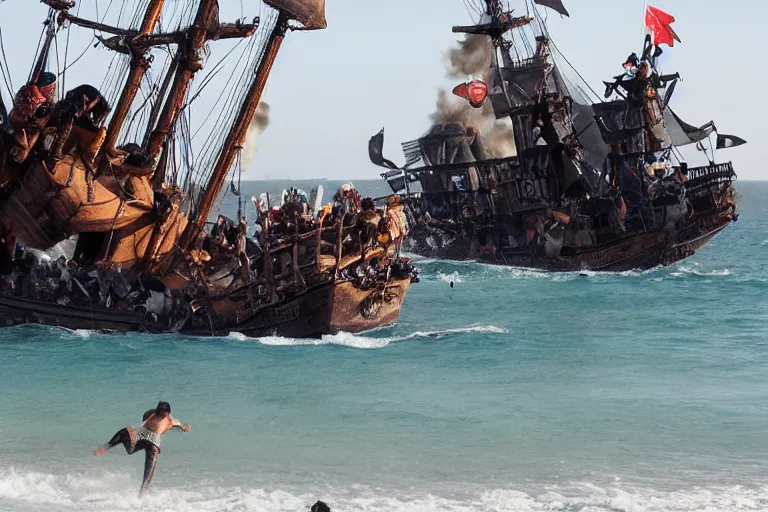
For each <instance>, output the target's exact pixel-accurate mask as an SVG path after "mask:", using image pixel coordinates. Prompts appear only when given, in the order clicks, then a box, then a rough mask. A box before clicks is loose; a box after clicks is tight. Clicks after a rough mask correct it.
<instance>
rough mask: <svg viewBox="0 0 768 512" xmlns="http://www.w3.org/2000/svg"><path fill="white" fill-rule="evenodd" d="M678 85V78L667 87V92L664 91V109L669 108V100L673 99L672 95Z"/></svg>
mask: <svg viewBox="0 0 768 512" xmlns="http://www.w3.org/2000/svg"><path fill="white" fill-rule="evenodd" d="M676 85H677V80H674V81H673V82H672V83H671V84H669V87H667V92H665V93H664V103H663V106H662V110H663V109H665V108H667V106H668V105H669V100H671V99H672V95H673V94H674V93H675V86H676Z"/></svg>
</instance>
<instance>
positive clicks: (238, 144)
mask: <svg viewBox="0 0 768 512" xmlns="http://www.w3.org/2000/svg"><path fill="white" fill-rule="evenodd" d="M288 20H289V16H288V14H286V13H285V12H284V11H280V14H279V16H278V19H277V24H276V25H275V28H274V29H273V30H272V34H271V35H270V38H269V43H268V44H267V48H266V50H265V53H264V58H263V59H262V61H261V63H260V65H259V68H258V70H257V72H256V76H255V77H254V79H253V81H252V82H251V87H250V89H249V90H248V93H247V94H246V96H245V100H244V101H243V106H242V107H241V108H240V112H239V113H238V116H237V120H236V121H235V123H234V124H233V125H232V127H231V128H230V130H229V134H228V135H227V139H226V141H225V142H224V147H223V148H222V151H221V153H220V154H219V159H218V161H217V162H216V166H215V167H214V170H213V174H212V176H211V179H210V181H209V183H208V187H207V188H206V189H205V192H204V194H203V196H202V197H201V198H200V203H199V205H198V209H197V218H196V219H195V220H194V221H193V223H192V224H190V228H191V229H188V230H187V232H185V233H184V235H185V236H183V237H182V239H181V240H180V242H179V245H180V246H181V247H182V248H185V247H187V246H188V245H189V244H190V242H191V241H192V240H195V239H196V238H197V235H198V233H199V230H200V229H202V227H203V226H205V223H206V221H207V220H208V215H210V213H211V209H212V208H213V205H214V203H215V201H216V198H217V197H218V196H219V193H220V192H221V189H222V187H223V186H224V182H225V181H226V178H227V175H228V174H229V170H230V168H231V167H232V164H233V163H234V161H235V157H236V156H237V153H238V152H239V151H240V150H241V148H242V144H243V141H244V139H245V135H246V133H247V130H248V126H249V125H250V124H251V121H252V120H253V116H254V115H255V113H256V109H257V108H258V106H259V102H260V101H261V95H262V94H263V92H264V87H265V86H266V83H267V78H268V77H269V74H270V72H271V71H272V65H273V64H274V62H275V58H276V57H277V53H278V51H279V50H280V46H281V45H282V43H283V40H284V39H285V34H286V31H287V30H288Z"/></svg>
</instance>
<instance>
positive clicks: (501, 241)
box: [370, 0, 744, 271]
mask: <svg viewBox="0 0 768 512" xmlns="http://www.w3.org/2000/svg"><path fill="white" fill-rule="evenodd" d="M482 3H484V5H483V10H484V13H483V16H482V19H481V20H480V22H479V23H478V24H476V25H472V26H463V27H454V29H453V31H454V32H457V33H464V34H466V39H465V41H464V42H462V43H461V44H462V50H466V51H467V53H468V56H467V59H466V60H467V61H473V62H474V61H480V62H481V65H480V66H479V69H477V70H476V71H475V70H472V69H470V70H469V71H472V72H476V73H477V75H476V76H472V77H470V78H469V79H468V80H467V81H466V82H465V83H462V84H460V85H459V86H458V87H456V89H454V94H455V95H457V96H460V97H462V98H464V100H465V101H466V103H465V105H464V106H463V107H459V108H455V107H449V108H445V105H448V103H447V101H446V98H444V97H442V98H441V101H440V102H439V109H438V113H437V114H436V115H435V116H434V120H435V124H434V126H433V127H432V128H431V129H430V131H429V132H428V133H427V134H426V135H424V136H423V137H421V138H419V139H418V140H415V141H412V142H408V143H405V144H403V149H404V152H405V158H406V164H405V165H404V166H402V167H400V166H397V165H395V164H394V163H392V161H391V160H388V159H386V158H384V156H383V155H382V148H383V137H384V134H383V130H382V132H381V133H379V134H378V135H377V136H375V137H373V139H371V144H370V155H371V159H372V161H373V162H374V163H375V164H377V165H380V166H382V167H385V168H387V169H388V170H387V172H385V173H384V174H383V175H382V176H383V177H384V178H385V179H387V181H388V182H389V184H390V185H391V186H392V189H393V191H395V192H397V193H400V194H402V195H403V197H405V198H406V199H407V203H408V205H409V214H410V220H411V229H410V231H409V235H408V240H407V243H406V247H407V249H408V250H410V251H411V252H414V253H417V254H422V255H427V256H431V257H438V258H448V259H477V260H479V261H483V262H489V263H494V264H502V265H511V266H521V267H533V268H541V269H547V270H554V271H572V270H582V269H591V270H609V271H621V270H627V269H647V268H651V267H654V266H657V265H668V264H671V263H674V262H676V261H679V260H681V259H683V258H686V257H688V256H691V255H692V254H694V252H695V251H696V250H697V249H698V248H700V247H701V246H702V245H704V244H706V243H707V242H708V241H709V240H711V239H712V237H714V236H715V235H716V234H717V233H719V232H720V231H722V230H723V229H725V228H726V227H727V226H728V225H729V224H730V223H732V222H734V221H736V220H737V218H738V214H737V212H736V202H735V198H734V189H733V186H732V182H733V180H734V179H735V178H736V175H735V173H734V170H733V166H732V164H731V163H715V162H714V150H715V149H724V148H727V147H733V146H736V145H740V144H743V143H744V141H743V140H741V139H739V138H738V137H734V136H729V135H723V134H717V137H716V144H715V145H713V144H711V136H712V135H714V134H716V128H715V125H714V123H712V122H710V123H707V124H705V125H703V126H692V125H690V124H688V123H685V122H684V121H682V119H680V117H678V116H677V114H675V112H674V111H673V110H672V109H671V108H670V100H671V99H672V97H673V92H674V89H675V85H676V83H677V81H678V79H679V78H680V76H679V75H678V74H677V73H675V74H663V73H662V72H661V71H660V68H659V62H658V57H659V56H660V55H661V53H662V48H661V46H662V45H668V46H673V45H674V42H675V41H676V40H678V41H679V38H678V37H677V34H675V32H674V31H673V30H672V28H671V26H670V25H671V23H672V22H674V18H673V17H671V16H670V15H669V14H667V13H665V12H663V11H661V10H660V9H657V8H655V7H653V6H648V7H647V9H646V13H645V18H646V19H645V22H646V27H647V28H648V35H647V37H646V40H645V45H644V47H643V49H642V52H641V53H640V55H639V56H638V55H636V54H632V55H630V56H629V58H628V59H627V61H626V62H625V63H624V70H625V72H624V73H623V74H622V75H619V76H617V77H615V78H614V80H613V81H610V82H606V83H605V85H606V90H605V95H604V98H597V97H593V99H591V100H590V99H589V98H588V96H587V94H586V93H584V92H583V91H584V90H585V89H588V86H587V85H586V84H579V83H578V82H577V81H575V80H572V79H570V78H569V77H568V76H567V75H566V74H565V73H564V72H563V69H562V67H561V66H560V65H559V64H558V62H562V61H563V60H564V59H563V58H559V57H560V54H559V52H558V51H557V49H556V47H555V46H553V44H552V39H551V36H550V34H549V32H548V29H547V25H546V23H545V20H544V18H543V17H542V16H540V13H539V12H538V9H539V8H547V9H553V10H555V11H557V12H559V13H560V14H562V15H565V16H567V15H568V11H567V10H566V8H565V6H564V5H563V3H562V2H561V1H560V0H526V2H524V4H525V9H526V11H527V14H526V15H523V16H517V15H516V14H515V13H513V12H507V11H505V10H504V8H503V4H502V2H501V0H485V1H484V2H482ZM522 3H523V2H521V4H522ZM539 6H542V7H539ZM478 55H480V56H485V58H484V59H483V58H478ZM460 57H461V56H460V55H459V56H456V55H453V56H452V61H453V65H454V67H455V68H456V67H458V68H459V69H460V70H463V69H465V68H466V67H467V66H463V67H462V66H461V65H458V66H457V62H456V61H457V60H460ZM566 62H567V61H566ZM459 64H461V63H460V62H459ZM488 119H490V121H491V123H493V121H494V119H495V120H496V124H493V128H492V129H488V127H487V124H488ZM708 140H710V149H711V151H712V154H711V155H709V154H708V156H709V160H710V163H709V165H706V166H703V167H695V168H691V167H688V165H687V163H686V161H685V159H684V158H683V157H682V154H681V153H680V152H679V150H678V148H679V147H681V146H685V145H688V144H696V145H697V147H698V148H699V149H700V150H706V147H705V143H706V142H707V141H708ZM500 147H501V150H499V148H500ZM507 148H511V151H510V150H507ZM415 186H418V187H419V188H420V191H419V192H416V193H414V192H413V190H412V189H413V188H415Z"/></svg>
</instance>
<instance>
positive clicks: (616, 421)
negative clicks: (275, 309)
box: [0, 182, 768, 512]
mask: <svg viewBox="0 0 768 512" xmlns="http://www.w3.org/2000/svg"><path fill="white" fill-rule="evenodd" d="M254 187H255V185H254ZM739 189H740V191H741V194H742V196H743V198H742V202H741V219H740V220H739V222H737V223H736V224H735V225H733V226H732V227H730V228H729V229H728V230H727V231H726V232H724V233H722V234H721V235H720V236H718V237H717V238H716V239H715V240H714V241H713V242H711V243H710V244H709V245H707V246H706V247H704V248H703V249H701V250H700V251H699V253H698V254H696V255H695V257H693V258H691V259H689V260H686V261H684V262H682V263H679V264H677V265H675V266H672V267H668V268H659V269H655V270H651V271H648V272H625V273H621V274H601V273H585V274H580V273H574V274H547V273H544V272H535V271H526V270H520V269H508V268H498V267H491V266H484V265H478V264H473V263H455V262H440V261H430V260H423V259H422V260H420V261H419V267H420V268H421V270H422V278H423V279H422V281H421V282H420V283H419V284H417V285H414V286H413V287H412V289H411V291H410V292H409V295H408V297H407V301H406V305H405V307H404V309H403V312H402V316H401V321H400V322H399V323H398V324H397V325H396V326H394V327H390V328H386V329H382V330H380V331H376V332H372V333H366V334H364V335H349V334H340V335H337V336H328V337H325V338H323V339H322V340H296V339H286V338H262V339H249V338H246V337H244V336H242V335H239V334H237V333H232V334H231V335H230V336H228V337H225V338H216V339H187V338H184V337H179V336H151V335H121V336H105V335H100V334H96V333H91V332H68V331H64V330H60V329H52V328H43V327H19V328H11V329H4V330H0V369H1V370H0V510H2V511H14V512H16V511H18V512H27V511H30V512H31V511H46V512H52V511H84V512H89V511H113V510H114V511H134V510H135V511H139V510H141V511H202V512H207V511H211V512H213V511H233V512H235V511H237V512H245V511H259V512H260V511H266V512H273V511H277V512H280V511H302V510H308V509H309V506H310V505H311V504H312V503H314V501H316V500H318V499H322V500H324V501H326V502H327V503H329V504H330V505H331V507H332V509H333V510H334V511H342V512H344V511H346V512H360V511H370V512H380V511H392V512H406V511H424V512H432V511H435V512H437V511H441V512H442V511H478V512H480V511H483V512H486V511H488V512H490V511H494V512H497V511H563V512H565V511H569V512H576V511H579V512H608V511H610V512H630V511H631V512H638V511H754V510H768V463H766V460H768V307H767V306H768V295H767V292H768V271H767V270H766V266H765V263H766V258H765V254H766V251H768V230H767V229H766V227H765V219H766V218H768V200H766V197H768V184H763V183H743V182H742V183H739ZM249 193H250V192H249ZM371 193H373V192H371ZM451 281H453V282H454V283H455V286H454V288H450V286H449V283H450V282H451ZM160 399H163V400H168V401H170V402H171V405H172V407H173V414H174V416H177V417H178V418H179V419H181V420H182V421H185V422H189V423H190V424H191V425H192V431H191V432H190V433H188V434H184V433H175V432H171V433H168V434H167V435H166V436H164V439H163V443H164V444H163V452H162V454H161V455H160V461H159V465H158V469H157V474H156V476H155V480H154V484H153V490H152V492H151V493H150V494H149V495H147V496H146V497H145V498H143V499H141V500H140V499H139V498H138V495H137V494H138V488H139V485H140V478H141V472H142V466H143V454H137V455H135V456H126V455H125V453H124V452H123V453H121V452H120V450H118V449H115V450H113V451H112V452H110V453H108V454H107V455H105V456H104V457H101V458H95V457H93V456H92V455H91V452H92V450H93V449H94V448H96V447H97V446H98V445H99V444H101V443H104V442H105V441H106V440H108V439H109V438H110V437H111V436H112V434H113V433H114V432H115V431H116V430H118V429H119V428H121V427H123V426H125V425H129V424H136V423H138V422H139V421H140V418H141V414H142V413H143V411H145V410H146V409H148V408H150V407H152V406H154V405H155V404H156V403H157V401H158V400H160Z"/></svg>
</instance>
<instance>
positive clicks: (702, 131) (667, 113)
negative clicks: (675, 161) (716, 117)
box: [664, 108, 715, 146]
mask: <svg viewBox="0 0 768 512" xmlns="http://www.w3.org/2000/svg"><path fill="white" fill-rule="evenodd" d="M664 123H665V124H666V125H667V131H668V132H669V135H670V137H672V144H673V145H674V146H685V145H687V144H694V143H696V142H699V141H700V140H704V139H706V138H707V137H709V136H710V135H711V134H712V132H714V131H715V123H714V121H710V122H708V123H707V124H705V125H703V126H700V127H698V128H697V127H696V126H693V125H690V124H688V123H686V122H685V121H683V120H682V119H680V118H679V117H678V116H677V114H675V113H674V112H673V111H672V109H671V108H667V109H665V110H664Z"/></svg>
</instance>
